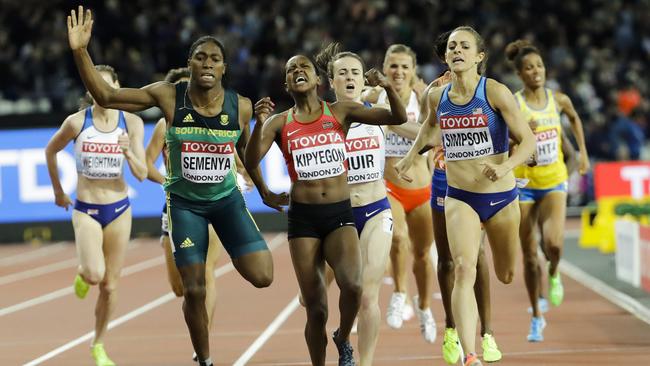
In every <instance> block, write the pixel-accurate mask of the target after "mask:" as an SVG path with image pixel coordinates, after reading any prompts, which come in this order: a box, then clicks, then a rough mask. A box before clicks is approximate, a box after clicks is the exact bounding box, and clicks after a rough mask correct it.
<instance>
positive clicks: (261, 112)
mask: <svg viewBox="0 0 650 366" xmlns="http://www.w3.org/2000/svg"><path fill="white" fill-rule="evenodd" d="M273 108H275V103H273V102H272V101H271V98H269V97H264V98H262V99H260V100H258V101H257V103H255V119H256V120H257V122H259V123H264V121H266V119H267V118H268V117H269V115H270V114H271V113H272V112H273Z"/></svg>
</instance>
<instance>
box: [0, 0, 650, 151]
mask: <svg viewBox="0 0 650 366" xmlns="http://www.w3.org/2000/svg"><path fill="white" fill-rule="evenodd" d="M2 3H3V5H2V7H0V68H1V69H2V70H4V71H3V72H0V114H15V113H20V112H59V113H62V112H65V113H69V112H70V111H72V110H73V109H75V106H76V100H77V98H78V97H79V96H80V95H82V94H83V85H82V84H81V82H80V80H79V77H78V75H77V72H76V69H75V67H74V64H73V61H72V57H71V55H70V52H69V51H68V46H67V35H66V26H65V18H66V16H67V14H68V12H69V11H70V9H71V8H72V7H75V6H76V4H77V2H75V1H68V0H52V1H47V2H40V1H39V2H36V1H35V0H22V1H18V0H4V1H2ZM84 4H85V6H87V7H90V8H91V9H92V10H93V15H94V17H95V19H96V22H95V27H94V30H93V33H94V34H93V41H92V43H91V47H90V48H91V50H90V51H91V53H92V55H93V59H94V60H95V61H96V62H98V63H105V64H110V65H112V66H114V67H115V68H116V70H117V71H118V72H119V74H120V75H121V76H122V80H121V82H122V84H123V85H127V86H134V87H137V86H142V85H145V84H148V83H150V82H154V81H157V80H161V79H162V77H163V75H162V72H164V71H165V70H168V69H170V68H174V67H179V66H182V65H184V64H185V63H186V62H187V53H188V50H189V46H190V44H191V43H192V41H193V40H194V39H196V38H197V37H199V36H201V35H204V34H212V35H215V36H216V37H218V38H220V39H221V40H222V41H224V43H225V45H226V48H227V49H228V50H229V52H230V53H229V54H228V55H227V62H228V72H227V77H228V83H229V85H230V86H231V87H233V88H236V89H237V90H239V91H240V92H241V93H243V94H244V95H246V96H248V97H250V98H251V99H253V100H256V99H257V98H259V97H262V96H267V95H268V96H271V98H273V100H274V101H275V102H276V105H277V108H278V109H282V108H284V107H286V106H287V105H288V104H289V103H290V98H289V96H288V95H287V94H286V92H285V91H284V86H283V85H284V74H283V65H284V62H285V61H286V60H287V59H288V57H290V56H292V55H293V54H296V53H301V52H302V53H307V54H309V55H312V54H314V53H315V52H317V50H318V48H319V47H320V46H321V45H322V44H324V43H327V42H329V41H331V40H337V41H339V42H341V43H342V44H343V45H344V46H345V47H346V48H348V49H350V50H351V51H355V52H358V53H359V54H361V55H362V56H363V57H364V58H365V59H366V62H367V64H368V65H369V66H381V63H382V61H383V54H384V51H385V49H386V48H387V47H388V46H389V45H390V44H391V43H396V42H401V43H406V44H408V45H409V46H411V47H412V48H413V49H414V50H416V51H417V53H418V61H419V63H420V65H419V67H418V72H419V74H420V76H421V77H423V78H424V80H425V81H430V80H431V79H433V78H435V77H436V76H437V75H438V74H439V73H440V72H441V71H442V65H441V64H440V63H439V62H438V61H436V58H435V57H433V49H432V46H433V45H432V43H433V40H434V39H435V37H436V35H437V34H439V33H441V32H443V31H446V30H449V29H452V28H454V27H456V26H459V25H462V24H468V25H472V26H474V27H475V28H476V29H477V30H478V31H479V32H481V34H483V35H484V37H485V39H486V41H487V42H488V46H489V52H490V59H489V61H488V62H489V64H490V67H489V68H488V70H490V75H488V76H492V77H496V78H498V79H499V80H504V81H505V82H506V83H507V84H508V85H509V86H510V87H512V88H513V89H515V88H518V87H520V85H519V84H518V82H517V78H516V77H514V75H513V74H512V71H511V70H510V68H508V67H507V66H506V64H505V60H504V57H503V47H504V46H505V44H507V42H509V41H511V40H514V39H516V38H521V37H523V38H527V39H530V40H531V41H533V42H534V43H535V44H536V45H537V46H539V48H540V49H541V50H542V52H543V53H544V54H545V56H547V57H545V59H546V60H547V62H548V64H547V65H546V68H547V71H548V81H549V83H548V86H549V87H551V88H553V89H561V90H562V91H564V92H565V93H567V94H569V95H570V96H571V98H572V100H573V101H574V102H575V103H576V109H577V111H578V113H580V115H581V117H582V119H583V121H584V124H585V129H586V130H588V131H591V133H592V134H591V135H590V136H593V138H595V139H596V140H595V142H592V143H591V145H594V148H595V149H596V151H598V154H597V155H598V156H608V157H611V158H613V157H614V156H616V152H615V151H616V150H612V147H613V146H614V143H613V141H611V139H608V138H607V136H608V135H607V134H608V133H610V132H611V131H609V129H611V128H613V126H610V125H608V124H601V125H597V123H596V121H597V120H607V121H611V120H613V119H604V115H605V114H607V113H608V112H607V109H608V108H610V106H611V104H614V105H616V106H618V109H619V110H620V111H621V113H622V114H623V116H629V114H630V113H631V111H632V110H634V109H635V108H638V107H639V106H641V105H643V103H644V101H647V100H648V95H649V92H650V90H649V87H650V77H649V76H648V75H650V74H649V73H648V72H647V70H648V69H650V2H648V1H624V0H611V1H600V0H584V1H564V0H546V1H543V2H540V1H519V0H494V1H482V2H479V1H473V0H458V1H453V2H442V1H440V0H412V1H408V2H403V1H388V0H339V1H320V0H291V1H290V0H275V1H273V2H267V1H247V2H242V1H237V0H190V1H170V0H132V1H128V2H127V1H119V0H87V1H84ZM617 91H618V93H617ZM612 94H613V95H612ZM607 101H609V102H607ZM643 111H645V112H640V113H642V114H643V115H645V116H646V117H643V118H647V108H645V109H643ZM639 118H640V119H641V117H639ZM632 119H634V118H632ZM626 121H628V122H629V120H626ZM628 122H620V123H618V122H617V123H616V124H615V125H616V126H618V127H616V128H617V130H616V131H617V132H618V131H619V129H620V131H625V133H623V132H621V136H627V137H626V138H629V136H637V135H638V131H637V130H638V129H635V130H634V131H636V132H635V133H633V134H632V133H631V132H632V129H631V128H630V127H634V126H633V125H630V124H629V123H628ZM637 125H638V123H637ZM643 128H645V127H642V129H643ZM634 141H635V142H638V140H634ZM607 146H609V148H608V147H607ZM612 154H613V155H612Z"/></svg>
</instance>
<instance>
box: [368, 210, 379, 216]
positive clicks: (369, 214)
mask: <svg viewBox="0 0 650 366" xmlns="http://www.w3.org/2000/svg"><path fill="white" fill-rule="evenodd" d="M377 211H379V209H376V210H374V211H372V212H366V217H370V216H372V215H374V214H376V213H377Z"/></svg>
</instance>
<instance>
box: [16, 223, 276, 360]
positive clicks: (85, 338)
mask: <svg viewBox="0 0 650 366" xmlns="http://www.w3.org/2000/svg"><path fill="white" fill-rule="evenodd" d="M285 235H286V234H285V233H280V234H278V235H276V236H275V237H273V239H271V242H270V243H269V249H270V250H271V251H272V250H274V249H275V248H277V247H279V246H280V244H281V243H282V242H284V240H283V237H285ZM233 269H235V267H234V266H233V265H232V262H230V263H228V264H225V265H223V266H221V267H219V268H217V269H216V270H215V271H214V276H215V277H217V278H218V277H221V276H223V275H224V274H226V273H228V272H230V271H232V270H233ZM175 298H176V295H174V293H173V292H171V291H170V292H168V293H166V294H165V295H163V296H161V297H159V298H157V299H155V300H153V301H151V302H149V303H147V304H145V305H143V306H141V307H139V308H137V309H135V310H133V311H131V312H129V313H127V314H125V315H123V316H121V317H119V318H117V319H115V320H113V321H111V322H110V323H108V329H113V328H115V327H117V326H118V325H120V324H123V323H125V322H127V321H129V320H131V319H134V318H136V317H138V316H140V315H142V314H144V313H146V312H148V311H150V310H153V309H155V308H157V307H159V306H161V305H164V304H166V303H168V302H169V301H171V300H173V299H175ZM94 334H95V332H94V331H92V332H88V333H86V334H84V335H82V336H81V337H79V338H77V339H74V340H72V341H70V342H68V343H66V344H64V345H62V346H61V347H58V348H56V349H54V350H52V351H50V352H48V353H46V354H44V355H43V356H41V357H38V358H36V359H34V360H32V361H29V362H27V363H26V364H24V365H23V366H36V365H39V364H41V363H43V362H44V361H47V360H49V359H51V358H53V357H55V356H57V355H59V354H61V353H63V352H65V351H67V350H69V349H71V348H73V347H75V346H78V345H79V344H81V343H83V342H85V341H88V340H90V339H92V337H93V336H94Z"/></svg>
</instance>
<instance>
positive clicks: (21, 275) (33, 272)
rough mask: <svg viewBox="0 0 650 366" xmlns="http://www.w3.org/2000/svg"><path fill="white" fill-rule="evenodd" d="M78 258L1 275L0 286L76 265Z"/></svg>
mask: <svg viewBox="0 0 650 366" xmlns="http://www.w3.org/2000/svg"><path fill="white" fill-rule="evenodd" d="M77 263H78V262H77V258H70V259H66V260H64V261H60V262H56V263H52V264H48V265H45V266H41V267H36V268H33V269H28V270H26V271H22V272H18V273H12V274H10V275H7V276H3V277H0V286H2V285H6V284H9V283H12V282H17V281H21V280H25V279H28V278H32V277H36V276H41V275H44V274H47V273H52V272H56V271H60V270H62V269H66V268H70V267H74V266H76V265H77Z"/></svg>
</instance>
